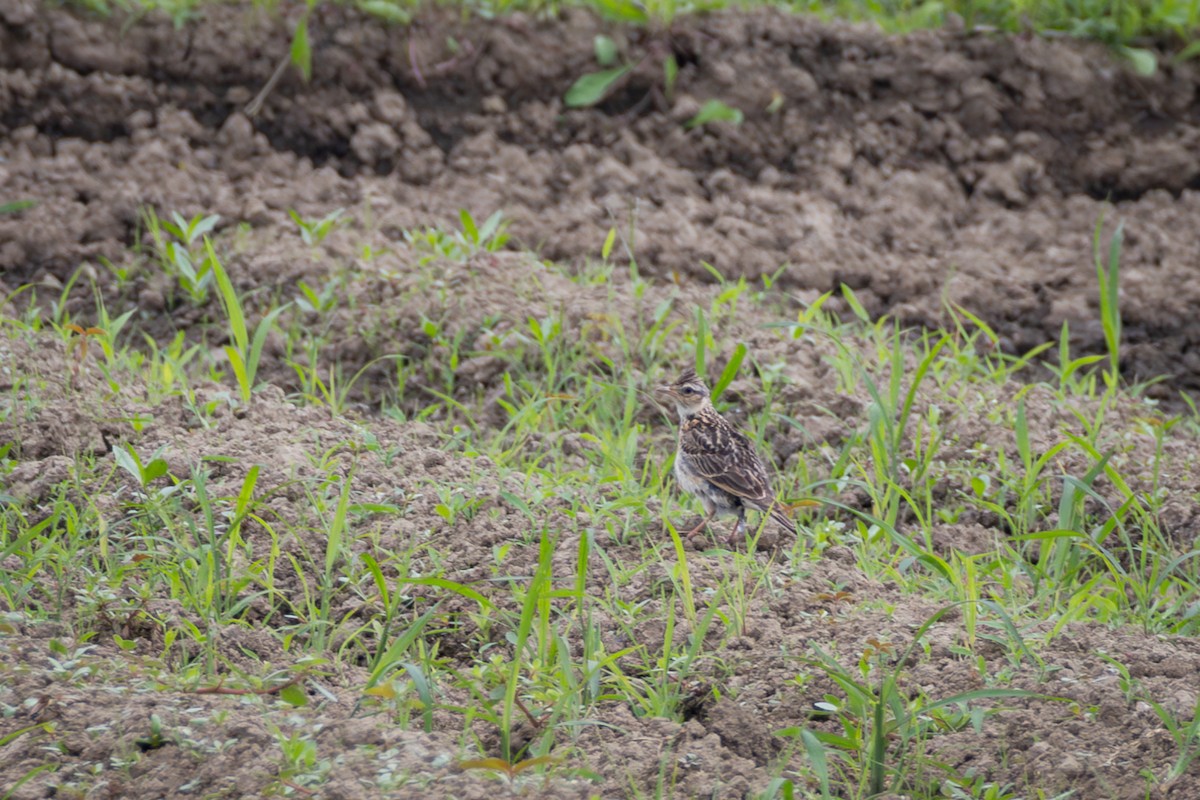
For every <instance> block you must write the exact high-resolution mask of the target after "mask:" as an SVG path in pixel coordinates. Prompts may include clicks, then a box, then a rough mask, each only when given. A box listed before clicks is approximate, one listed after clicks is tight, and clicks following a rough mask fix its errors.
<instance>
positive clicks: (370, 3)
mask: <svg viewBox="0 0 1200 800" xmlns="http://www.w3.org/2000/svg"><path fill="white" fill-rule="evenodd" d="M358 7H359V8H361V9H362V10H363V11H365V12H367V13H368V14H373V15H374V16H376V17H379V18H380V19H385V20H387V21H388V22H397V23H399V24H401V25H407V24H408V23H410V22H412V14H411V13H409V11H408V9H406V8H404V7H403V6H400V5H398V4H397V3H395V2H390V0H360V2H359V4H358Z"/></svg>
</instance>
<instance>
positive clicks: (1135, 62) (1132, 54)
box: [1117, 45, 1158, 78]
mask: <svg viewBox="0 0 1200 800" xmlns="http://www.w3.org/2000/svg"><path fill="white" fill-rule="evenodd" d="M1117 52H1118V53H1120V54H1121V55H1122V56H1123V57H1124V58H1125V60H1126V61H1128V62H1129V65H1130V66H1131V67H1133V71H1134V72H1136V73H1137V74H1138V75H1141V76H1143V77H1146V78H1149V77H1150V76H1152V75H1153V74H1154V73H1155V72H1157V71H1158V59H1157V58H1155V57H1154V53H1153V51H1150V50H1147V49H1145V48H1143V47H1127V46H1125V45H1118V47H1117Z"/></svg>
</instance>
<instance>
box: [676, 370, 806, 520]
mask: <svg viewBox="0 0 1200 800" xmlns="http://www.w3.org/2000/svg"><path fill="white" fill-rule="evenodd" d="M657 393H658V394H659V395H660V396H662V397H663V398H665V399H667V400H669V401H671V402H673V403H674V404H675V409H676V411H678V412H679V449H678V451H677V452H676V453H675V480H676V482H678V483H679V486H680V488H681V489H683V490H684V491H685V492H687V493H689V494H694V495H696V496H697V497H699V498H700V502H701V503H702V504H703V505H704V511H705V514H706V516H705V517H704V519H703V520H701V521H700V524H699V525H697V526H696V527H695V528H692V529H691V530H690V531H688V532H687V533H686V534H685V536H688V537H691V536H695V535H696V534H697V533H699V532H700V531H701V530H702V529H703V528H704V526H705V525H707V524H708V523H709V521H710V520H712V519H713V517H716V516H718V515H720V516H736V517H737V523H736V524H735V525H734V526H733V533H732V534H730V536H729V539H728V542H729V543H730V544H733V543H734V542H735V541H736V540H737V537H738V535H739V534H741V533H742V531H743V529H744V527H745V523H746V509H747V508H752V509H754V510H755V511H761V512H763V513H765V514H769V515H770V516H771V519H773V520H775V521H776V522H778V523H779V524H780V525H782V526H783V527H784V529H786V530H788V531H790V532H792V533H793V534H794V533H796V532H797V531H796V524H795V523H794V522H792V520H791V519H790V518H789V517H788V516H787V515H786V514H784V513H783V508H782V505H781V504H780V502H779V499H778V498H777V497H776V496H775V493H774V492H773V491H772V490H771V481H770V478H769V477H768V476H767V468H766V466H764V465H763V461H762V459H761V458H759V455H758V453H757V452H755V450H754V445H752V444H751V443H750V440H749V439H747V438H746V437H745V436H744V435H743V434H742V433H741V432H740V431H738V430H737V429H736V428H734V427H733V425H731V424H730V423H729V421H728V420H726V419H725V418H724V417H722V416H721V415H720V414H719V413H717V410H716V409H715V408H713V405H712V400H711V398H710V394H709V391H708V386H706V385H705V383H704V381H702V380H701V379H700V378H699V376H697V375H696V373H695V372H693V371H691V370H688V371H687V372H685V373H684V374H683V375H682V376H681V377H680V378H679V380H677V381H675V382H674V383H670V384H667V385H665V386H660V387H658V390H657Z"/></svg>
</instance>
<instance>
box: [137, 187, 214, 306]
mask: <svg viewBox="0 0 1200 800" xmlns="http://www.w3.org/2000/svg"><path fill="white" fill-rule="evenodd" d="M142 217H143V220H144V221H145V224H146V231H147V233H148V234H149V235H150V239H151V242H152V243H153V245H154V250H155V252H156V253H157V254H158V260H159V264H160V265H161V266H162V268H163V270H164V271H165V272H166V273H167V274H169V275H172V276H174V277H175V279H176V281H177V282H178V284H179V286H180V287H181V288H182V289H183V291H184V292H185V294H186V295H187V297H188V299H189V300H190V301H191V303H192V305H196V306H200V305H204V304H205V303H206V302H208V292H209V289H211V288H212V285H213V282H214V281H215V280H216V275H215V274H214V272H213V259H214V258H215V257H216V255H215V254H214V253H213V252H212V249H211V248H208V247H203V243H204V241H205V239H206V237H207V236H208V234H209V233H211V232H212V230H213V229H214V228H215V227H216V226H217V223H218V222H220V221H221V217H220V215H218V214H210V215H208V216H201V215H199V214H197V215H196V216H194V217H192V218H191V219H190V220H189V219H184V218H183V215H181V214H180V213H179V212H178V211H174V212H172V213H171V218H170V219H160V218H159V216H158V214H157V213H155V211H154V209H153V208H148V209H146V210H145V211H144V212H143V214H142Z"/></svg>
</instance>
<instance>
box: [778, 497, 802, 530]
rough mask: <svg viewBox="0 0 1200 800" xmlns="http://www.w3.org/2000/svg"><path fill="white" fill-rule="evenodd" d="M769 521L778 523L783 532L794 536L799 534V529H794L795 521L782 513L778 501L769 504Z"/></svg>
mask: <svg viewBox="0 0 1200 800" xmlns="http://www.w3.org/2000/svg"><path fill="white" fill-rule="evenodd" d="M771 519H773V520H775V521H776V522H778V523H779V524H780V525H781V526H782V527H783V529H784V530H786V531H790V532H792V533H794V534H796V535H799V534H800V529H799V528H797V527H796V521H795V520H793V519H792V518H791V517H789V516H788V515H787V514H785V513H784V512H783V509H782V508H781V507H780V505H779V501H778V500H776V501H775V502H774V503H772V504H771Z"/></svg>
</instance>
